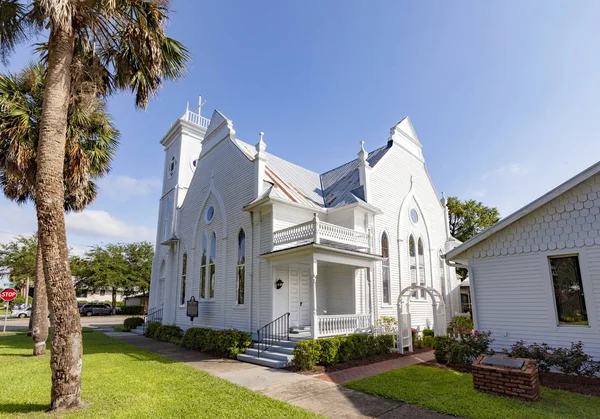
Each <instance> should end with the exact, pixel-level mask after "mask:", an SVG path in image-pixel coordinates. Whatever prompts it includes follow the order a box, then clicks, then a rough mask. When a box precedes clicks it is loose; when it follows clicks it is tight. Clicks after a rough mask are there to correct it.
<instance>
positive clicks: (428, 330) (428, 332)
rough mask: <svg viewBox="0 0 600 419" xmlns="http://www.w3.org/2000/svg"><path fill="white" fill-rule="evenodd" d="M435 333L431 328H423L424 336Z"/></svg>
mask: <svg viewBox="0 0 600 419" xmlns="http://www.w3.org/2000/svg"><path fill="white" fill-rule="evenodd" d="M434 335H435V333H433V330H431V329H423V337H425V336H434Z"/></svg>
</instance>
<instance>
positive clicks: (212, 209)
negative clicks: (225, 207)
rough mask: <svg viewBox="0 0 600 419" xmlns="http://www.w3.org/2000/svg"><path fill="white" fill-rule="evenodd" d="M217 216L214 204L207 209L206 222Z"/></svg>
mask: <svg viewBox="0 0 600 419" xmlns="http://www.w3.org/2000/svg"><path fill="white" fill-rule="evenodd" d="M214 216H215V207H213V206H212V205H211V206H210V207H208V209H207V210H206V222H207V223H210V222H211V221H212V219H213V217H214Z"/></svg>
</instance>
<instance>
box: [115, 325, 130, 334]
mask: <svg viewBox="0 0 600 419" xmlns="http://www.w3.org/2000/svg"><path fill="white" fill-rule="evenodd" d="M112 328H113V330H114V331H115V332H131V329H127V328H126V327H125V326H123V325H122V324H117V325H116V326H113V327H112Z"/></svg>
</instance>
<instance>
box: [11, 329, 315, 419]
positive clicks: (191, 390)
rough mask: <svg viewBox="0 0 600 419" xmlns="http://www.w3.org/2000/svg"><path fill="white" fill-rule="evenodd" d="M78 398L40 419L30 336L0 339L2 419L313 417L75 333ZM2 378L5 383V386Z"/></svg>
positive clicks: (45, 382) (43, 364)
mask: <svg viewBox="0 0 600 419" xmlns="http://www.w3.org/2000/svg"><path fill="white" fill-rule="evenodd" d="M83 342H84V356H83V376H82V393H81V395H82V399H83V400H84V401H85V402H87V403H89V405H88V406H87V407H86V408H84V409H82V410H79V411H77V412H73V413H70V414H64V413H63V414H60V415H52V416H48V415H46V414H45V413H44V411H45V409H47V408H48V406H49V403H50V366H49V359H48V355H47V356H45V357H40V358H34V357H33V356H31V351H32V349H31V348H32V344H31V338H28V337H27V336H11V337H1V338H0V365H2V372H3V374H2V376H3V377H4V380H5V381H4V382H5V383H10V385H5V386H3V388H2V390H1V391H0V417H2V418H22V417H27V418H37V417H39V418H48V417H49V418H58V417H60V418H150V417H151V418H226V417H227V418H269V417H270V418H284V417H285V418H292V417H293V418H309V417H310V418H313V417H318V416H317V415H314V414H312V413H310V412H308V411H306V410H303V409H300V408H297V407H295V406H291V405H289V404H286V403H283V402H280V401H277V400H274V399H271V398H268V397H266V396H261V395H259V394H257V393H254V392H253V391H250V390H248V389H246V388H243V387H240V386H237V385H234V384H231V383H229V382H227V381H225V380H222V379H220V378H217V377H214V376H211V375H209V374H206V373H204V372H202V371H198V370H196V369H194V368H192V367H189V366H187V365H184V364H182V363H179V362H175V361H172V360H169V359H166V358H163V357H161V356H158V355H155V354H152V353H150V352H146V351H143V350H140V349H137V348H135V347H134V346H131V345H128V344H126V343H123V342H121V341H118V340H116V339H113V338H110V337H108V336H106V335H103V334H101V333H97V332H86V333H84V334H83ZM9 378H10V381H9Z"/></svg>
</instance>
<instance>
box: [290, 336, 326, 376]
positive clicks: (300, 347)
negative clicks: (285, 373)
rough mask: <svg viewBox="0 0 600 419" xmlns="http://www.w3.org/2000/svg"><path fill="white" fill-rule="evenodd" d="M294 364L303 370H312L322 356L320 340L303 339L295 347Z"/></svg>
mask: <svg viewBox="0 0 600 419" xmlns="http://www.w3.org/2000/svg"><path fill="white" fill-rule="evenodd" d="M293 354H294V365H295V366H296V368H298V369H299V370H301V371H306V370H312V369H313V368H314V367H315V365H317V363H318V362H319V359H320V358H321V344H320V343H319V341H318V340H302V341H300V342H298V343H296V346H295V347H294V352H293Z"/></svg>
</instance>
